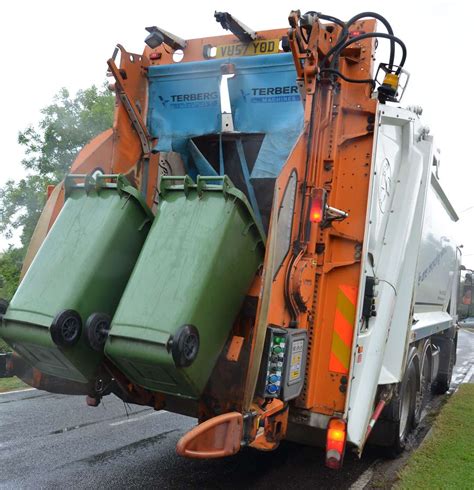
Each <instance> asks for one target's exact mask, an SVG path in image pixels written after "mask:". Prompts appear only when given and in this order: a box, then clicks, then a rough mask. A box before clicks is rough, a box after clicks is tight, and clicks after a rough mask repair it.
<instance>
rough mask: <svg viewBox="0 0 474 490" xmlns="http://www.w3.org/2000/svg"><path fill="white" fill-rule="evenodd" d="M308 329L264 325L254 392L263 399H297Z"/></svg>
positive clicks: (302, 376) (302, 379)
mask: <svg viewBox="0 0 474 490" xmlns="http://www.w3.org/2000/svg"><path fill="white" fill-rule="evenodd" d="M306 355H307V332H306V330H302V329H298V328H280V327H273V326H270V327H268V328H267V336H266V338H265V347H264V352H263V356H262V364H261V366H260V377H259V382H258V385H257V395H258V396H261V397H262V398H280V399H281V400H283V401H287V400H291V399H292V398H296V397H297V396H298V395H299V394H300V393H301V389H302V388H303V382H304V372H305V367H306Z"/></svg>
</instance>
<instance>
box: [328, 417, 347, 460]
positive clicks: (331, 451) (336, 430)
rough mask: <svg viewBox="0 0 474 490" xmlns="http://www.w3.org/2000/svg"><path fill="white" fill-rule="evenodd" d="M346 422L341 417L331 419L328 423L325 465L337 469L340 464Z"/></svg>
mask: <svg viewBox="0 0 474 490" xmlns="http://www.w3.org/2000/svg"><path fill="white" fill-rule="evenodd" d="M346 437H347V431H346V422H345V421H344V420H342V419H331V420H330V421H329V424H328V431H327V439H326V466H327V467H328V468H332V469H334V470H338V469H339V468H341V466H342V461H343V459H344V450H345V447H346Z"/></svg>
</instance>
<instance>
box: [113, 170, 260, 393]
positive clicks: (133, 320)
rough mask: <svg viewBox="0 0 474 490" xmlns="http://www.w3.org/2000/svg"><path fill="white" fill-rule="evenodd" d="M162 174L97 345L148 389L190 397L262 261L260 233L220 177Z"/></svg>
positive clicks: (205, 377)
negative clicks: (148, 222) (153, 210)
mask: <svg viewBox="0 0 474 490" xmlns="http://www.w3.org/2000/svg"><path fill="white" fill-rule="evenodd" d="M180 179H181V180H182V184H181V183H179V184H176V182H177V177H174V176H173V177H165V178H163V179H162V182H161V186H160V187H161V188H160V202H159V205H158V209H157V214H156V217H155V221H154V222H153V225H152V228H151V231H150V233H149V235H148V238H147V240H146V242H145V245H144V246H143V250H142V253H141V254H140V258H139V259H138V261H137V264H136V266H135V269H134V271H133V274H132V276H131V277H130V281H129V283H128V285H127V288H126V289H125V292H124V294H123V297H122V299H121V301H120V304H119V306H118V308H117V312H116V313H115V316H114V318H113V320H112V327H111V329H110V333H109V336H108V339H107V342H106V345H105V354H106V356H108V357H109V358H110V359H111V360H112V362H113V363H114V364H115V365H116V366H117V367H118V368H119V369H120V370H121V371H123V372H124V373H125V374H126V375H127V376H128V377H129V379H131V380H132V381H133V382H135V383H137V384H138V385H140V386H143V387H145V388H148V389H150V390H153V391H158V392H162V393H168V394H173V395H177V396H179V397H185V398H198V397H199V396H200V395H201V394H202V392H203V390H204V388H205V386H206V383H207V381H208V379H209V377H210V375H211V372H212V370H213V368H214V366H215V364H216V361H217V359H218V357H219V354H220V353H221V351H222V349H223V347H224V345H225V342H226V340H227V338H228V336H229V333H230V330H231V328H232V325H233V322H234V321H235V318H236V316H237V314H238V312H239V310H240V308H241V306H242V303H243V301H244V298H245V295H246V293H247V292H248V289H249V287H250V285H251V283H252V281H253V279H254V278H255V274H256V272H257V270H258V268H259V266H260V265H261V263H262V262H263V256H264V238H263V233H262V231H261V230H260V228H259V227H258V226H257V225H256V222H255V219H254V216H253V213H252V210H251V208H250V205H249V204H248V202H247V199H246V198H245V196H244V194H242V193H241V192H240V191H239V190H238V189H236V188H235V187H234V186H233V185H232V182H231V181H230V180H229V179H228V178H227V177H199V176H198V178H197V183H196V184H194V183H193V181H192V180H191V179H190V178H189V177H188V176H186V177H181V178H180Z"/></svg>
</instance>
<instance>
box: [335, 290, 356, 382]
mask: <svg viewBox="0 0 474 490" xmlns="http://www.w3.org/2000/svg"><path fill="white" fill-rule="evenodd" d="M356 304H357V288H356V287H353V286H345V285H341V286H339V288H338V292H337V299H336V314H335V317H334V330H333V334H332V346H331V355H330V358H329V370H330V371H333V372H336V373H342V374H347V373H348V372H349V366H350V361H351V348H352V336H353V334H354V323H355V314H356Z"/></svg>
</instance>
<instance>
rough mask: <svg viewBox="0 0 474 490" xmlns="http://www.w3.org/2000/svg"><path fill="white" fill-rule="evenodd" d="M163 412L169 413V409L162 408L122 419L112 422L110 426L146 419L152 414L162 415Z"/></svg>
mask: <svg viewBox="0 0 474 490" xmlns="http://www.w3.org/2000/svg"><path fill="white" fill-rule="evenodd" d="M163 413H167V411H166V410H160V411H159V412H151V413H147V414H145V415H142V416H141V417H131V418H129V419H125V420H120V421H119V422H112V423H111V424H109V425H110V427H115V426H116V425H122V424H129V423H131V422H138V421H139V420H143V419H146V418H147V417H150V415H160V414H163Z"/></svg>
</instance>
